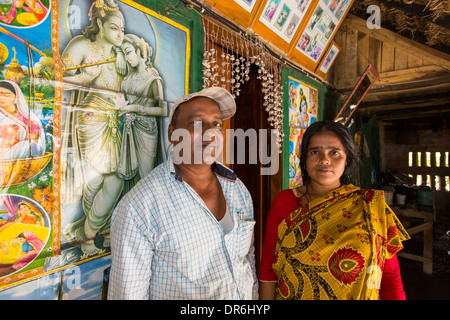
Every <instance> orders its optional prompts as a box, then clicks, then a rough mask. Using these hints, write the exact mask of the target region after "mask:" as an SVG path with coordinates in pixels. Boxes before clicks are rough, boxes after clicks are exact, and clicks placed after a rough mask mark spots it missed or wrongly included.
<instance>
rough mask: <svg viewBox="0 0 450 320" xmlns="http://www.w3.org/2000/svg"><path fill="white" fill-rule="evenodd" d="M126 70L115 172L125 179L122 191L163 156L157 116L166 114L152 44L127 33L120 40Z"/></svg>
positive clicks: (146, 172)
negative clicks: (117, 161) (120, 133)
mask: <svg viewBox="0 0 450 320" xmlns="http://www.w3.org/2000/svg"><path fill="white" fill-rule="evenodd" d="M122 50H123V53H124V56H125V59H126V61H127V66H128V72H127V76H126V77H125V79H124V80H123V82H122V91H123V92H124V93H125V100H126V101H123V102H122V103H121V105H120V104H119V105H120V107H119V110H120V111H119V113H120V114H122V113H125V119H124V125H123V132H122V147H121V156H120V162H119V168H118V172H119V174H120V175H122V176H123V178H124V179H125V187H124V192H127V191H128V190H130V189H131V188H132V187H133V186H134V185H135V184H136V182H137V181H139V179H141V178H143V177H145V176H146V175H147V174H148V173H149V172H150V171H151V170H152V169H153V168H154V167H155V166H157V165H158V164H159V163H161V162H163V161H164V160H165V153H164V148H163V145H164V143H163V140H162V134H161V117H166V116H167V102H165V101H164V100H163V99H164V96H163V81H162V79H161V77H160V76H159V73H158V71H157V70H156V69H155V68H154V67H153V63H152V51H153V50H152V47H151V46H150V45H149V44H148V43H147V42H146V41H145V40H144V39H143V38H139V37H137V36H135V35H133V34H127V35H126V36H125V38H124V40H123V43H122Z"/></svg>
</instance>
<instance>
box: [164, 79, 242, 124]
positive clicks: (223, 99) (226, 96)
mask: <svg viewBox="0 0 450 320" xmlns="http://www.w3.org/2000/svg"><path fill="white" fill-rule="evenodd" d="M196 97H207V98H210V99H212V100H214V101H215V102H216V103H217V104H218V105H219V108H220V111H221V112H222V120H226V119H229V118H231V117H232V116H234V114H235V112H236V102H235V101H234V98H233V96H232V95H231V93H230V92H228V90H226V89H224V88H222V87H210V88H205V89H203V90H201V91H198V92H194V93H190V94H187V95H185V96H182V97H181V98H179V99H177V101H175V102H174V104H173V106H172V109H171V110H170V114H169V123H172V117H173V114H174V112H175V110H176V109H177V108H178V107H179V105H180V104H183V103H185V102H188V101H189V100H191V99H193V98H196Z"/></svg>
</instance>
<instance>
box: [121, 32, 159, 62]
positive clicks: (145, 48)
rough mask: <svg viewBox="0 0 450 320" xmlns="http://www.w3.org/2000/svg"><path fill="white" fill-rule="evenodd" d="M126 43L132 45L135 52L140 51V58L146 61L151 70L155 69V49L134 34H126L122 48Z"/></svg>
mask: <svg viewBox="0 0 450 320" xmlns="http://www.w3.org/2000/svg"><path fill="white" fill-rule="evenodd" d="M125 43H129V44H131V45H132V46H133V48H134V49H135V50H137V49H139V52H140V56H141V58H142V59H144V61H145V65H146V66H147V67H149V68H153V63H152V54H153V49H152V47H151V46H150V45H149V44H148V43H147V42H146V41H145V40H144V39H143V38H139V37H138V36H136V35H134V34H126V35H125V37H124V38H123V42H122V46H123V45H124V44H125Z"/></svg>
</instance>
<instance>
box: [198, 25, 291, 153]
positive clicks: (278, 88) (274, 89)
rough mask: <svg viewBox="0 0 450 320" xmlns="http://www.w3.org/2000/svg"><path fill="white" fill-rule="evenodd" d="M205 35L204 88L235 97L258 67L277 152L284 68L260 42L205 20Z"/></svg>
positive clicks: (280, 131)
mask: <svg viewBox="0 0 450 320" xmlns="http://www.w3.org/2000/svg"><path fill="white" fill-rule="evenodd" d="M203 28H204V33H205V37H204V39H205V43H204V53H203V61H202V67H203V87H204V88H206V87H211V86H221V87H223V88H225V89H227V90H228V91H230V92H231V94H232V95H233V97H234V98H237V97H239V95H240V94H241V86H242V85H243V84H244V83H245V82H246V81H248V80H249V79H250V67H251V65H252V64H255V65H256V66H258V67H259V69H258V76H257V79H259V80H260V81H261V84H262V94H263V97H264V104H263V107H264V109H265V111H266V112H267V115H268V117H267V122H268V123H269V125H270V126H271V127H272V128H273V129H275V130H274V132H275V134H276V135H277V146H278V151H279V152H280V153H281V152H282V145H283V137H284V133H283V86H282V82H281V65H280V64H279V63H278V61H277V60H276V59H275V58H274V57H273V56H272V55H271V54H270V53H269V52H267V50H266V49H265V47H264V45H263V44H262V43H261V42H260V40H259V39H251V38H250V37H248V36H247V35H245V34H242V33H237V32H235V31H232V30H229V29H227V28H225V27H222V26H219V25H217V24H216V23H214V22H212V21H210V20H208V19H206V18H203Z"/></svg>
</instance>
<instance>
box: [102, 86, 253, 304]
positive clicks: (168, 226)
mask: <svg viewBox="0 0 450 320" xmlns="http://www.w3.org/2000/svg"><path fill="white" fill-rule="evenodd" d="M235 111H236V104H235V102H234V99H233V97H232V96H231V94H230V93H229V92H228V91H226V90H225V89H223V88H216V87H214V88H207V89H204V90H202V91H200V92H197V93H193V94H190V95H187V96H183V97H181V98H180V99H178V100H177V101H176V102H175V103H174V105H173V107H172V110H171V113H170V115H169V121H170V125H169V129H168V133H169V141H170V142H171V143H173V145H174V146H173V151H172V152H171V153H170V154H169V157H168V160H167V161H166V162H164V163H163V164H161V165H160V166H158V167H157V168H155V169H154V170H153V171H151V172H150V174H149V175H148V176H146V177H145V178H143V179H142V180H141V181H140V182H139V183H138V184H137V185H136V186H135V187H134V188H133V189H132V190H131V191H130V192H128V193H127V194H126V196H125V197H124V198H123V199H122V200H121V201H120V203H119V204H118V206H117V208H116V210H115V211H114V214H113V218H112V222H111V251H112V268H111V274H110V284H109V299H193V300H198V299H222V300H223V299H257V298H258V296H257V292H258V288H257V286H258V284H257V283H258V282H257V278H256V274H255V255H254V246H253V228H254V224H255V221H254V220H253V203H252V199H251V196H250V194H249V192H248V190H247V189H246V188H245V186H244V185H243V183H242V182H241V181H240V180H239V179H238V178H237V177H236V175H235V174H234V173H233V172H232V171H231V170H229V169H227V168H226V167H224V166H222V165H221V164H219V163H217V162H215V161H213V160H214V159H215V158H217V156H218V153H219V152H218V151H220V148H222V146H221V141H222V139H223V137H222V121H223V120H225V119H228V118H231V117H232V116H233V115H234V113H235ZM181 136H182V137H183V139H180V138H181ZM199 138H202V139H201V140H200V141H199V140H198V139H199ZM199 151H200V152H199ZM199 157H200V159H199Z"/></svg>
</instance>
